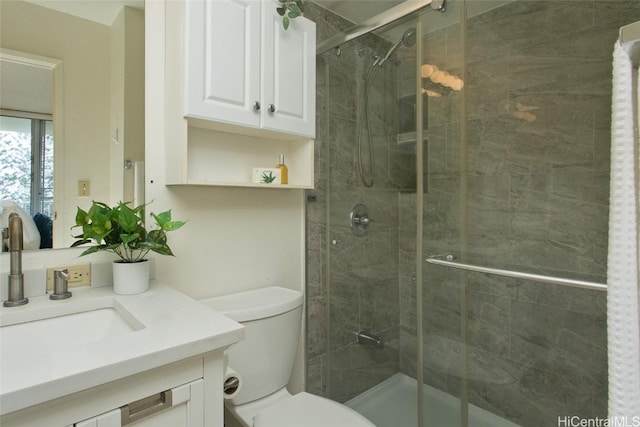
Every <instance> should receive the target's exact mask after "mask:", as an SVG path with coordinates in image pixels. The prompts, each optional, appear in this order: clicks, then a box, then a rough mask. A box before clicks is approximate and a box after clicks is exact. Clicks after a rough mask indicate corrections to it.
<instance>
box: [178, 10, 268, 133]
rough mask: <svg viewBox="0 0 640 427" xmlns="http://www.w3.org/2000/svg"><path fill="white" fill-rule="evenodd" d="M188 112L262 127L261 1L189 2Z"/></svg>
mask: <svg viewBox="0 0 640 427" xmlns="http://www.w3.org/2000/svg"><path fill="white" fill-rule="evenodd" d="M186 7H187V15H186V23H185V30H186V46H185V51H186V52H185V53H186V70H185V115H186V116H187V117H193V118H201V119H207V120H216V121H221V122H226V123H233V124H239V125H244V126H251V127H258V126H259V125H260V111H259V110H257V109H255V108H254V103H255V102H260V0H191V1H187V2H186Z"/></svg>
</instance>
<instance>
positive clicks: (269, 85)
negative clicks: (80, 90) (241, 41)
mask: <svg viewBox="0 0 640 427" xmlns="http://www.w3.org/2000/svg"><path fill="white" fill-rule="evenodd" d="M277 5H278V3H277V2H275V1H271V0H266V1H265V2H264V3H263V5H262V8H263V20H262V32H263V39H262V49H263V56H262V62H263V64H262V100H263V113H262V127H263V128H265V129H269V130H277V131H283V132H287V133H294V134H298V135H303V136H308V137H310V138H315V126H316V99H315V90H316V60H315V59H316V25H315V23H314V22H313V21H310V20H308V19H306V18H304V17H300V18H295V19H292V20H291V24H290V26H289V28H288V29H287V30H284V28H283V27H282V17H281V16H280V15H278V13H277V12H276V7H277ZM270 106H273V108H270ZM271 110H273V111H271Z"/></svg>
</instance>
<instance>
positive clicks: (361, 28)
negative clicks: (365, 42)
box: [316, 0, 434, 55]
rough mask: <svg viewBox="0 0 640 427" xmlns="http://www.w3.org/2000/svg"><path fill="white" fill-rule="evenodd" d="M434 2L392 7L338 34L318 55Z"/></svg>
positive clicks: (324, 42)
mask: <svg viewBox="0 0 640 427" xmlns="http://www.w3.org/2000/svg"><path fill="white" fill-rule="evenodd" d="M433 1H434V0H423V1H419V2H404V3H401V4H399V5H398V6H395V7H392V8H391V9H388V10H386V11H384V12H382V13H380V14H378V15H376V16H374V17H372V18H369V19H366V20H364V21H363V22H361V23H359V24H356V25H354V26H353V27H351V28H349V29H348V30H346V31H344V32H342V33H340V34H336V35H335V36H333V37H330V38H328V39H327V40H324V41H322V42H321V43H319V44H318V45H317V46H316V55H321V54H323V53H325V52H327V51H329V50H331V49H335V48H337V47H339V46H340V45H342V44H343V43H346V42H348V41H350V40H353V39H356V38H358V37H360V36H362V35H364V34H367V33H370V32H372V31H375V30H377V29H378V28H381V27H384V26H385V25H387V24H390V23H392V22H394V21H397V20H399V19H402V18H407V17H409V16H410V15H411V14H412V13H414V12H417V11H418V10H420V9H423V8H425V7H426V6H429V5H430V4H431V3H432V2H433Z"/></svg>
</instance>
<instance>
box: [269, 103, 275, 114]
mask: <svg viewBox="0 0 640 427" xmlns="http://www.w3.org/2000/svg"><path fill="white" fill-rule="evenodd" d="M269 112H270V113H275V112H276V106H275V105H273V104H269Z"/></svg>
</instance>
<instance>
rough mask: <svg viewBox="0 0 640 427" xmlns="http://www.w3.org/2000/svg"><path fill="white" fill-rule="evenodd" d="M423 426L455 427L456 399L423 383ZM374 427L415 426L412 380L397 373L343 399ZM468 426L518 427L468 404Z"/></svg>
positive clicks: (457, 419)
mask: <svg viewBox="0 0 640 427" xmlns="http://www.w3.org/2000/svg"><path fill="white" fill-rule="evenodd" d="M423 387H424V393H423V405H424V408H425V417H424V418H425V420H424V427H459V426H460V399H458V398H457V397H454V396H451V395H450V394H447V393H444V392H441V391H439V390H436V389H435V388H433V387H430V386H427V385H424V386H423ZM346 405H347V406H349V407H350V408H352V409H354V410H356V411H357V412H359V413H360V414H362V415H364V416H365V417H367V418H368V419H369V420H370V421H371V422H372V423H374V424H375V425H376V426H377V427H413V426H417V425H418V414H417V408H416V381H415V380H414V379H413V378H411V377H408V376H407V375H404V374H401V373H397V374H395V375H393V376H392V377H390V378H389V379H387V380H385V381H383V382H381V383H380V384H378V385H376V386H375V387H373V388H371V389H369V390H367V391H365V392H364V393H362V394H360V395H359V396H356V397H354V398H353V399H351V400H349V401H348V402H346ZM469 427H519V426H518V425H517V424H514V423H512V422H510V421H507V420H505V419H504V418H500V417H499V416H497V415H495V414H492V413H491V412H488V411H485V410H484V409H480V408H478V407H477V406H474V405H469Z"/></svg>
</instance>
